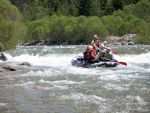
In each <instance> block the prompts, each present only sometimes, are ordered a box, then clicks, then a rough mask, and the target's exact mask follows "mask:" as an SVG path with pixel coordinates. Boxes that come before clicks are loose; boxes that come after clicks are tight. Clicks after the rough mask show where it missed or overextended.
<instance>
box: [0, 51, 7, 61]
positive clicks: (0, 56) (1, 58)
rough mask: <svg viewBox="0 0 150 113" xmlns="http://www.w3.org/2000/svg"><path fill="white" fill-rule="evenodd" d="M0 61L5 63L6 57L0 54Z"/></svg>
mask: <svg viewBox="0 0 150 113" xmlns="http://www.w3.org/2000/svg"><path fill="white" fill-rule="evenodd" d="M0 60H2V61H6V60H7V57H6V56H5V55H4V53H1V54H0Z"/></svg>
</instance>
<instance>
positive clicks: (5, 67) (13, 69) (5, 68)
mask: <svg viewBox="0 0 150 113" xmlns="http://www.w3.org/2000/svg"><path fill="white" fill-rule="evenodd" d="M2 69H4V70H9V71H16V69H15V68H12V67H10V66H4V67H2Z"/></svg>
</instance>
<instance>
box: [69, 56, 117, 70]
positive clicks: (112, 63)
mask: <svg viewBox="0 0 150 113" xmlns="http://www.w3.org/2000/svg"><path fill="white" fill-rule="evenodd" d="M71 64H72V65H73V66H77V67H86V68H94V67H101V66H105V67H116V66H117V65H118V62H115V61H100V62H97V63H93V64H88V63H84V57H83V56H77V57H74V58H73V59H72V60H71ZM83 64H84V65H83Z"/></svg>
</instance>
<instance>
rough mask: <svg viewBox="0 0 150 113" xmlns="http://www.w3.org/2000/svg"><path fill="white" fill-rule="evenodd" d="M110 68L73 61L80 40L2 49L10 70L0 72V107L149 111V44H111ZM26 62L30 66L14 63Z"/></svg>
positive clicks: (34, 112)
mask: <svg viewBox="0 0 150 113" xmlns="http://www.w3.org/2000/svg"><path fill="white" fill-rule="evenodd" d="M112 48H113V50H115V51H117V52H118V53H119V54H118V55H115V56H114V57H115V59H117V60H118V61H122V62H126V63H127V64H128V66H124V65H121V64H120V65H119V66H117V67H113V68H105V67H98V68H82V67H73V66H72V65H71V59H72V58H73V57H75V56H80V55H82V52H83V51H84V49H85V45H73V46H37V47H36V46H33V47H32V46H31V47H16V48H15V49H12V50H8V51H5V52H4V54H5V55H6V56H7V57H8V60H7V61H6V62H2V61H0V66H4V65H9V66H11V67H14V68H15V69H16V71H15V72H1V73H0V77H1V79H0V112H1V113H150V46H148V45H147V46H146V45H135V46H113V47H112ZM22 62H29V63H31V65H32V66H30V67H28V66H19V65H18V64H19V63H22Z"/></svg>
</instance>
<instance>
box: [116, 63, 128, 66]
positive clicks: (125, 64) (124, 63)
mask: <svg viewBox="0 0 150 113" xmlns="http://www.w3.org/2000/svg"><path fill="white" fill-rule="evenodd" d="M118 63H119V64H122V65H125V66H127V63H126V62H118Z"/></svg>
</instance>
